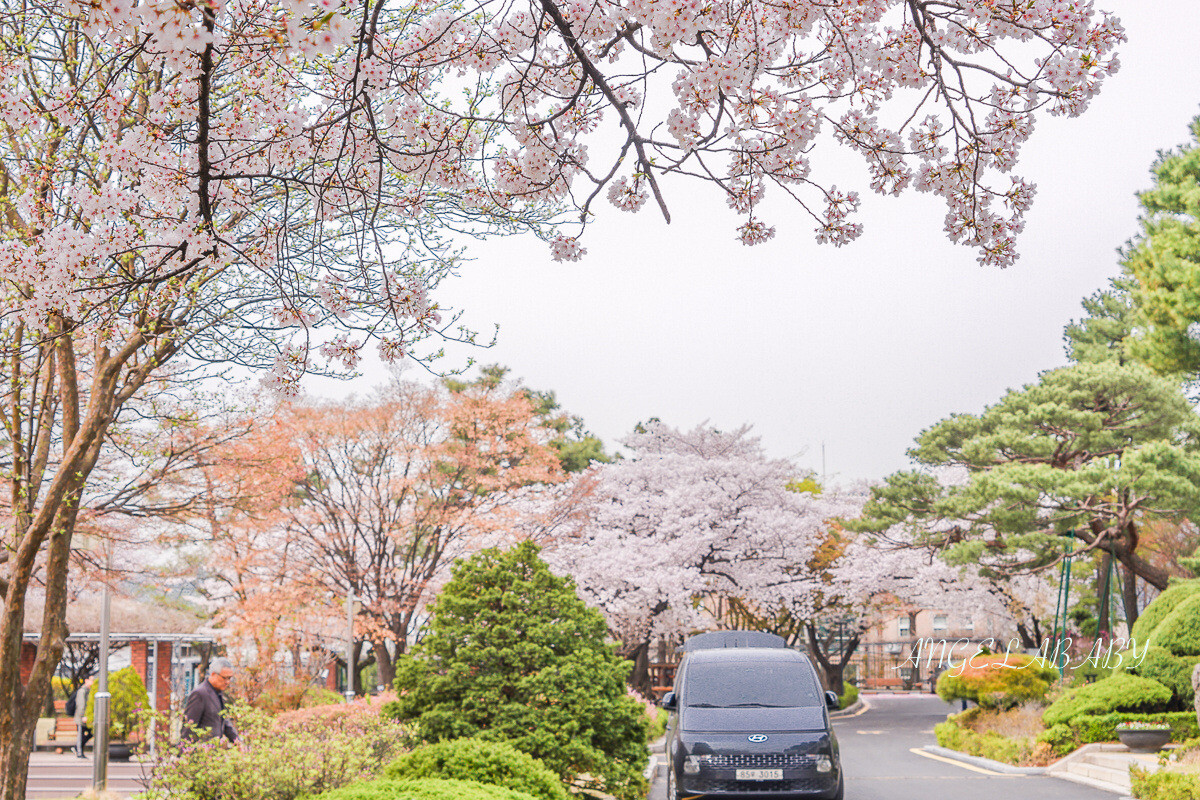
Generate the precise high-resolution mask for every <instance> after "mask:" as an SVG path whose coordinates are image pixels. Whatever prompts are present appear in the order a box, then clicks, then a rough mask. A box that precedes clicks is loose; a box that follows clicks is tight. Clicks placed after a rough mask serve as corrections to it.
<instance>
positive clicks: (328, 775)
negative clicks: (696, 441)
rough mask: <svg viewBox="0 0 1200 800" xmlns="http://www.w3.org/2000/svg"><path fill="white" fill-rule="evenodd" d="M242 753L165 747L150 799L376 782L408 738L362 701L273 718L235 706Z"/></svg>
mask: <svg viewBox="0 0 1200 800" xmlns="http://www.w3.org/2000/svg"><path fill="white" fill-rule="evenodd" d="M227 713H228V715H229V717H230V719H231V720H232V721H233V722H234V724H235V725H236V726H237V729H238V733H239V740H238V742H239V746H238V747H227V746H224V745H222V744H219V743H218V744H213V743H206V742H200V743H184V744H181V745H175V746H163V745H162V744H160V745H159V748H158V752H157V754H156V756H155V758H154V759H153V760H151V761H149V762H146V767H147V768H148V770H147V771H148V772H149V785H148V788H147V791H146V792H145V794H144V795H141V797H144V798H145V799H146V800H296V798H300V797H306V796H308V795H311V794H316V793H318V792H324V791H327V790H330V789H335V788H338V787H340V786H345V785H347V784H350V783H353V782H355V781H361V780H365V779H369V778H373V777H375V776H376V775H377V774H378V773H379V770H381V769H382V768H383V766H384V765H385V764H387V763H389V762H390V761H392V760H393V759H394V758H395V757H396V755H397V754H398V753H399V752H400V748H401V743H402V741H403V739H404V735H405V731H404V729H403V728H402V727H401V726H400V725H398V724H397V723H396V722H394V721H392V720H388V719H384V718H383V717H382V716H381V715H380V713H379V705H378V704H372V703H370V701H368V700H356V701H354V702H353V703H342V704H340V705H337V706H321V707H319V708H313V709H305V710H300V711H292V712H290V713H288V714H284V715H281V716H279V717H275V718H273V717H272V716H271V715H270V714H268V713H266V712H265V711H262V710H260V709H255V708H251V707H250V706H247V705H242V704H234V705H232V706H231V707H230V708H229V710H228V711H227Z"/></svg>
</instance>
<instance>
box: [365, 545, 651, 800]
mask: <svg viewBox="0 0 1200 800" xmlns="http://www.w3.org/2000/svg"><path fill="white" fill-rule="evenodd" d="M607 635H608V627H607V625H606V624H605V621H604V617H603V616H602V615H601V614H600V612H598V611H595V610H594V609H590V608H588V607H587V606H585V605H584V603H583V601H582V600H580V599H579V597H578V595H577V594H576V593H575V586H574V583H573V582H572V581H571V579H569V578H559V577H557V576H555V575H554V574H552V573H551V572H550V569H549V568H548V567H547V566H546V563H545V562H544V561H542V560H541V558H539V557H538V548H537V547H536V546H535V545H533V544H532V543H529V542H526V543H524V544H521V545H518V546H517V547H515V548H513V549H511V550H508V551H498V550H485V551H483V552H481V553H479V554H477V555H476V556H474V557H472V558H470V559H467V560H465V561H460V562H459V563H458V564H456V565H455V568H454V577H453V578H452V579H451V580H450V582H449V583H447V584H446V587H445V588H444V589H443V590H442V592H441V594H439V595H438V598H437V600H436V601H435V603H434V605H433V609H432V617H431V618H430V622H429V632H428V634H427V635H426V636H425V638H424V639H422V640H421V642H420V644H418V645H417V646H416V647H415V648H414V649H413V651H412V652H411V653H410V654H408V655H406V656H404V657H403V658H401V659H400V660H399V661H398V662H397V665H396V691H397V693H398V695H399V698H398V699H397V700H396V701H395V702H393V703H390V704H388V706H387V707H386V708H385V712H384V713H387V714H391V715H393V716H395V717H396V718H397V719H400V720H407V721H410V722H412V723H414V724H415V726H416V735H417V737H418V738H420V739H422V740H424V741H442V740H446V739H456V738H460V737H464V736H478V737H479V738H482V739H487V740H490V741H507V742H510V743H511V744H513V745H514V746H516V747H517V748H518V749H520V750H522V751H524V752H526V753H529V754H530V755H532V756H534V757H536V758H540V759H542V761H544V762H545V764H546V766H548V767H550V768H551V769H553V770H555V771H556V772H558V773H559V774H560V775H562V776H563V777H564V778H566V779H572V780H578V779H579V776H580V775H581V774H585V773H586V774H590V775H592V776H594V777H595V778H597V779H598V783H599V784H600V785H601V786H602V787H603V788H604V790H605V791H607V792H609V793H610V794H613V795H615V796H617V797H618V798H621V800H634V798H638V797H642V796H644V794H645V789H646V786H645V779H644V778H643V777H642V774H641V769H642V766H643V765H644V764H645V762H646V759H647V757H648V752H647V749H646V725H647V719H646V714H645V711H644V708H643V706H642V705H641V704H640V703H638V702H637V701H635V700H634V699H632V698H631V697H630V696H629V695H628V694H627V692H626V689H625V677H626V676H627V675H628V674H629V669H630V667H631V666H632V665H631V664H630V663H629V662H628V661H626V660H624V659H621V658H619V657H618V656H617V654H616V651H615V648H614V647H613V645H611V644H609V643H608V641H607Z"/></svg>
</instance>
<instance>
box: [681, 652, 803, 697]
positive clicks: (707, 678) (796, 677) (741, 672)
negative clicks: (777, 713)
mask: <svg viewBox="0 0 1200 800" xmlns="http://www.w3.org/2000/svg"><path fill="white" fill-rule="evenodd" d="M683 688H684V695H685V696H684V700H683V702H684V705H687V706H691V707H694V708H797V707H801V706H814V705H822V703H823V699H822V697H821V691H820V689H819V688H818V687H817V682H816V680H815V678H814V677H813V674H812V671H811V670H810V669H808V666H807V665H806V664H804V663H802V662H797V661H787V662H778V663H772V662H769V661H765V662H764V661H720V662H707V663H699V664H692V665H691V666H690V667H689V668H688V671H687V678H686V685H685V686H684V687H683Z"/></svg>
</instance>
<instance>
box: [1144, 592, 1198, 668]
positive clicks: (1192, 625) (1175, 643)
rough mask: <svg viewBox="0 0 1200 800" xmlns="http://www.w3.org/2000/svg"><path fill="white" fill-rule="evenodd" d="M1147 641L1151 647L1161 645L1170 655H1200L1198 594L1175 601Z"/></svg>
mask: <svg viewBox="0 0 1200 800" xmlns="http://www.w3.org/2000/svg"><path fill="white" fill-rule="evenodd" d="M1148 641H1149V643H1150V646H1151V647H1161V648H1163V649H1164V650H1168V651H1170V653H1171V654H1172V655H1176V656H1200V594H1193V595H1192V596H1191V597H1188V598H1186V599H1184V600H1181V601H1180V602H1178V603H1176V604H1175V607H1174V608H1173V609H1171V613H1170V614H1167V616H1166V617H1164V618H1163V621H1162V622H1160V623H1158V625H1156V626H1155V628H1154V631H1153V632H1152V633H1151V634H1150V638H1149V640H1148Z"/></svg>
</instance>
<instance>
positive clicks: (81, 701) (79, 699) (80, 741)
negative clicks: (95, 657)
mask: <svg viewBox="0 0 1200 800" xmlns="http://www.w3.org/2000/svg"><path fill="white" fill-rule="evenodd" d="M95 682H96V676H95V675H89V676H87V678H86V679H85V680H84V682H83V685H82V686H80V687H79V688H78V689H76V690H75V694H74V695H72V697H71V699H72V700H74V701H75V756H76V757H77V758H87V756H85V755H84V754H83V748H84V747H85V746H86V745H87V743H88V740H89V739H91V738H92V729H91V728H90V727H88V724H87V707H88V698H89V697H90V696H91V694H92V685H93V684H95Z"/></svg>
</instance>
